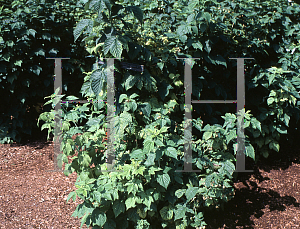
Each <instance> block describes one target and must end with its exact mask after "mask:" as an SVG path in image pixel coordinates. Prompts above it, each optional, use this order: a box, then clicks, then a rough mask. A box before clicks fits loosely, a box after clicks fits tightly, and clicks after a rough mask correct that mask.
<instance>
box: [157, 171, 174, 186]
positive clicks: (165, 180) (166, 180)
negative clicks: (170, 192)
mask: <svg viewBox="0 0 300 229" xmlns="http://www.w3.org/2000/svg"><path fill="white" fill-rule="evenodd" d="M157 177H158V178H157V182H158V183H159V184H160V185H161V186H163V187H164V188H165V189H167V188H168V185H169V184H170V181H171V178H170V176H169V174H167V173H165V174H162V175H157Z"/></svg>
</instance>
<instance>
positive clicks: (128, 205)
mask: <svg viewBox="0 0 300 229" xmlns="http://www.w3.org/2000/svg"><path fill="white" fill-rule="evenodd" d="M125 205H126V211H127V210H128V209H129V208H134V207H135V197H129V198H128V199H127V200H126V201H125Z"/></svg>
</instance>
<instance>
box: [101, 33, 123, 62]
mask: <svg viewBox="0 0 300 229" xmlns="http://www.w3.org/2000/svg"><path fill="white" fill-rule="evenodd" d="M109 51H110V53H111V54H112V55H113V56H114V57H115V58H121V55H122V52H123V44H122V43H121V42H120V41H119V40H118V38H117V36H111V37H109V38H108V39H106V40H105V42H104V55H106V54H107V53H108V52H109Z"/></svg>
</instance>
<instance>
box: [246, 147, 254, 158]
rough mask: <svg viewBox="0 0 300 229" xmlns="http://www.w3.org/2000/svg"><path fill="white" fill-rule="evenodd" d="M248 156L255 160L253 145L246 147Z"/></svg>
mask: <svg viewBox="0 0 300 229" xmlns="http://www.w3.org/2000/svg"><path fill="white" fill-rule="evenodd" d="M246 156H248V157H251V158H252V159H253V160H255V152H254V148H253V146H252V145H249V146H246Z"/></svg>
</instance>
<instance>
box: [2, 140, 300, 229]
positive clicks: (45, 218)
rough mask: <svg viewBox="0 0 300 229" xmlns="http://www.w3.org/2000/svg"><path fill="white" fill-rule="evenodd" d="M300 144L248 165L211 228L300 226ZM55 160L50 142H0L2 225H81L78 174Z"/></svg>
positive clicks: (12, 228) (209, 218)
mask: <svg viewBox="0 0 300 229" xmlns="http://www.w3.org/2000/svg"><path fill="white" fill-rule="evenodd" d="M299 146H300V145H299V144H298V145H297V146H296V145H295V144H293V147H291V146H289V143H288V142H286V143H285V146H284V145H281V147H283V148H284V149H283V150H282V152H281V153H280V155H281V157H279V156H278V155H277V156H272V157H270V158H269V159H268V160H264V161H262V162H261V163H259V164H258V165H254V164H252V165H251V164H250V167H249V164H247V165H248V166H247V167H249V168H248V169H250V168H254V169H255V172H254V173H251V174H250V173H243V174H240V175H239V176H238V178H237V180H236V182H235V188H236V191H235V192H236V195H235V198H234V199H233V200H232V201H230V202H229V203H228V204H226V206H225V211H224V212H221V211H210V212H205V219H206V222H207V223H208V225H207V227H206V229H209V228H211V229H217V228H263V229H266V228H272V229H273V228H300V218H299V216H300V208H299V202H300V189H299V185H300V177H299V172H300V160H299V153H300V151H299V149H300V147H299ZM52 159H53V143H52V142H51V141H50V142H46V141H30V142H27V143H26V144H16V143H14V144H7V145H1V144H0V228H1V229H2V228H3V229H4V228H5V229H16V228H24V229H30V228H47V229H49V228H53V229H58V228H64V229H65V228H79V227H80V220H79V219H78V218H73V217H71V215H72V213H73V211H74V210H75V208H76V205H78V204H79V203H81V202H80V200H79V199H77V200H76V202H75V203H74V202H73V201H72V200H70V201H69V203H68V204H67V203H66V198H67V196H68V194H69V193H70V192H71V191H74V190H75V187H74V183H75V181H76V174H72V175H70V176H69V177H66V176H65V175H64V174H63V173H60V172H47V170H52V169H53V160H52ZM247 163H248V162H247ZM83 228H87V227H86V226H83Z"/></svg>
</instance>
